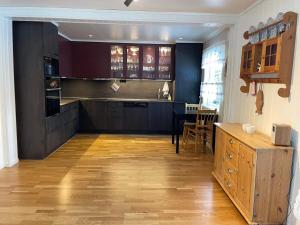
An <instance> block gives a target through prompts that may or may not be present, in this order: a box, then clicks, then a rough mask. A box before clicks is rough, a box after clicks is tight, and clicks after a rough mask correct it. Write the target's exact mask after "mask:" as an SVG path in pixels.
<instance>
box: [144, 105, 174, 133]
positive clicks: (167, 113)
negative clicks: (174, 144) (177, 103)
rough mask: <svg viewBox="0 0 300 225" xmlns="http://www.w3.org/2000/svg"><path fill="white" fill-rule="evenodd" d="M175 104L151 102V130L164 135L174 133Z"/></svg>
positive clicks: (149, 117)
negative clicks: (173, 116)
mask: <svg viewBox="0 0 300 225" xmlns="http://www.w3.org/2000/svg"><path fill="white" fill-rule="evenodd" d="M172 115H173V103H171V102H151V103H149V113H148V120H149V130H150V131H157V132H163V133H169V132H171V131H172Z"/></svg>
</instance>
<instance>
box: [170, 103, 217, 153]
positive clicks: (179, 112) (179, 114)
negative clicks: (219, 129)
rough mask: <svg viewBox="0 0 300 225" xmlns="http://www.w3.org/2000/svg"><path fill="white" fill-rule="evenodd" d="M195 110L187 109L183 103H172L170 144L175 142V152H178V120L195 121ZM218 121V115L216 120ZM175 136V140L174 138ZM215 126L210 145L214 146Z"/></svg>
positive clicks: (179, 132) (179, 131) (179, 130)
mask: <svg viewBox="0 0 300 225" xmlns="http://www.w3.org/2000/svg"><path fill="white" fill-rule="evenodd" d="M196 117H197V110H187V109H186V108H185V105H184V104H174V106H173V117H172V144H176V154H179V150H180V149H179V147H180V145H179V137H180V134H181V132H182V131H181V129H180V122H181V121H196ZM217 121H218V115H217V116H216V121H215V122H217ZM175 137H176V140H175ZM214 137H215V126H214V130H213V140H212V142H213V143H212V146H213V148H214V143H215V138H214Z"/></svg>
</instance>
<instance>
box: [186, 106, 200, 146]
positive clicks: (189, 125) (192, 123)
mask: <svg viewBox="0 0 300 225" xmlns="http://www.w3.org/2000/svg"><path fill="white" fill-rule="evenodd" d="M198 109H199V104H189V103H185V111H186V112H195V111H197V110H198ZM195 125H196V122H195V121H188V120H185V121H184V124H183V133H182V147H184V146H185V144H186V137H187V134H188V129H189V128H193V127H195Z"/></svg>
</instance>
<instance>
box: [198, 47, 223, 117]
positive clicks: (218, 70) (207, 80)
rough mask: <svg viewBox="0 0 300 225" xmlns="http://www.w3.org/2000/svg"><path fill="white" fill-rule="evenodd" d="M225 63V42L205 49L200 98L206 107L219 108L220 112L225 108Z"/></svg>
mask: <svg viewBox="0 0 300 225" xmlns="http://www.w3.org/2000/svg"><path fill="white" fill-rule="evenodd" d="M225 64H226V43H225V42H224V43H219V44H216V45H214V46H212V47H210V48H208V49H205V50H204V51H203V59H202V69H203V77H202V80H201V87H200V98H201V101H202V105H203V106H204V107H207V108H210V109H217V110H218V112H219V114H220V112H222V108H223V96H224V74H225Z"/></svg>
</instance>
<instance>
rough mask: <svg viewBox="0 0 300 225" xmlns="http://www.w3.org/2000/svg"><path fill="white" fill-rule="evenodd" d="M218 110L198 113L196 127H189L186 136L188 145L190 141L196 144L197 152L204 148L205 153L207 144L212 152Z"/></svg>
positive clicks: (200, 110)
mask: <svg viewBox="0 0 300 225" xmlns="http://www.w3.org/2000/svg"><path fill="white" fill-rule="evenodd" d="M216 116H217V110H216V109H215V110H203V109H199V110H198V111H197V118H196V124H195V126H194V127H189V128H188V130H187V136H186V143H185V144H186V145H187V144H188V141H189V140H190V139H193V140H194V142H195V151H197V150H198V148H199V146H202V149H203V151H202V152H205V149H206V146H207V144H209V148H210V150H211V152H212V140H213V126H214V122H215V120H216Z"/></svg>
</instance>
